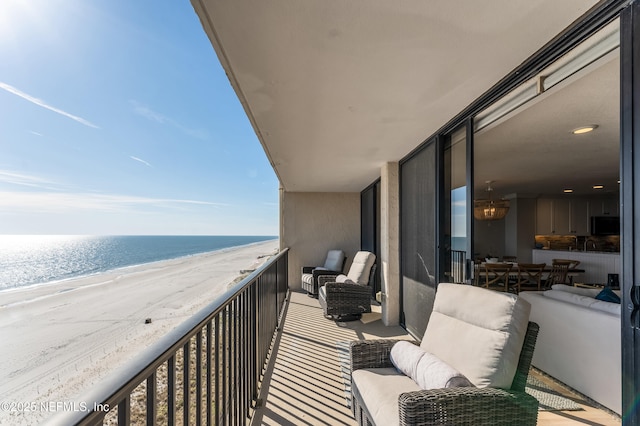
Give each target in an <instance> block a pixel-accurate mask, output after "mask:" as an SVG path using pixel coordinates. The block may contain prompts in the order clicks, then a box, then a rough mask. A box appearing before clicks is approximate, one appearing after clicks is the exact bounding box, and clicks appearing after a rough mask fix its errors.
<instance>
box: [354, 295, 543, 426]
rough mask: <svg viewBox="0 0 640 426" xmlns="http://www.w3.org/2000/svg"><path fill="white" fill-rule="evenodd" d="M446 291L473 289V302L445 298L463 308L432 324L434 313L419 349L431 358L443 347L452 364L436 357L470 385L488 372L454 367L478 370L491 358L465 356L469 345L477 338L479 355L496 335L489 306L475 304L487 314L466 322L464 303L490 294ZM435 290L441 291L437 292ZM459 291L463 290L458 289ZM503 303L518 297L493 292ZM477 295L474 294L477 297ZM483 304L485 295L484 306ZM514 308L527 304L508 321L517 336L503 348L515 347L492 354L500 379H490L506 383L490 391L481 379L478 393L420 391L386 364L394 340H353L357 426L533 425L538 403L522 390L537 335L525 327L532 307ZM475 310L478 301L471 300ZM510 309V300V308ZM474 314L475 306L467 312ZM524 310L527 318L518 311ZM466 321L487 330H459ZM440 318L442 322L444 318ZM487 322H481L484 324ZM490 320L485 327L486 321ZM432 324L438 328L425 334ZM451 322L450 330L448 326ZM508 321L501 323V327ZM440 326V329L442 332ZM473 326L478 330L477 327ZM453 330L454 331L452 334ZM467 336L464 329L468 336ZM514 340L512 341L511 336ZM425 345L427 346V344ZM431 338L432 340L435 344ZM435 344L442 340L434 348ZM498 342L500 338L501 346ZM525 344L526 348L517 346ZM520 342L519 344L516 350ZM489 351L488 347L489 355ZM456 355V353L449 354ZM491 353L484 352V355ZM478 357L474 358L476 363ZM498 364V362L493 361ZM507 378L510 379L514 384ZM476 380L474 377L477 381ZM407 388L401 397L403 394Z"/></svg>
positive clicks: (460, 389)
mask: <svg viewBox="0 0 640 426" xmlns="http://www.w3.org/2000/svg"><path fill="white" fill-rule="evenodd" d="M444 285H446V286H451V285H454V286H460V287H467V289H469V290H472V292H471V293H472V294H473V295H472V296H469V297H464V296H463V297H462V298H459V297H456V296H454V297H453V298H450V300H452V301H454V300H455V299H456V298H457V299H463V300H460V301H461V303H462V304H463V305H465V306H464V308H463V309H458V308H460V306H457V307H456V308H454V309H452V310H450V311H448V312H447V311H446V310H444V312H445V313H444V315H442V317H441V318H436V319H435V320H434V315H433V314H432V318H431V319H430V322H429V325H428V326H427V331H426V332H425V336H424V338H423V342H422V343H421V348H424V350H425V351H427V352H431V353H434V354H436V355H438V354H437V352H438V350H439V348H438V346H440V347H442V348H443V351H444V352H443V353H447V351H449V353H451V354H453V355H452V356H451V358H455V359H454V360H452V361H450V360H448V359H445V358H446V356H445V355H443V354H439V355H438V357H439V358H440V359H442V360H443V361H445V362H449V363H451V364H450V365H452V366H454V367H455V368H456V369H457V370H458V371H459V372H461V373H463V374H464V375H465V376H466V377H467V378H469V380H470V381H471V382H472V383H473V382H474V380H472V377H473V375H474V374H475V372H478V371H480V372H482V371H486V370H482V369H475V370H474V368H476V367H477V366H471V367H470V370H468V371H464V369H463V368H462V367H464V365H463V366H460V365H454V363H455V362H457V363H460V362H461V361H460V360H463V359H465V360H467V361H464V363H468V364H475V363H476V361H479V362H481V363H482V362H484V361H485V359H489V358H490V357H483V356H482V355H479V354H478V353H475V352H474V351H473V350H471V351H470V350H469V348H470V346H469V342H468V340H474V339H475V341H474V342H473V344H472V345H471V347H474V348H477V350H478V351H484V350H485V349H486V348H491V347H492V346H494V345H493V339H492V338H491V337H488V336H489V335H490V334H492V333H493V331H491V328H492V327H493V325H495V320H496V318H497V316H496V318H491V316H490V315H489V316H488V315H486V313H487V312H489V310H488V309H487V306H486V305H487V304H486V303H484V305H485V306H484V307H483V306H478V307H477V309H480V310H481V309H485V313H484V315H483V314H480V316H479V317H477V316H475V312H473V315H472V316H471V317H469V316H468V314H469V311H468V310H467V309H466V308H467V306H468V304H465V302H469V301H472V300H473V299H474V298H475V297H477V295H476V293H477V292H485V293H487V290H484V289H481V288H478V287H472V286H463V285H459V284H444ZM442 286H443V284H440V286H439V290H438V292H440V287H442ZM457 290H460V289H457ZM490 293H492V294H494V295H496V296H498V297H501V298H503V299H504V298H515V297H516V296H515V295H512V294H507V293H498V292H493V291H492V292H490ZM478 294H479V293H478ZM438 296H439V295H438V293H436V306H435V307H434V314H436V317H438V316H440V315H441V312H443V311H442V310H440V311H439V312H437V311H436V310H438V309H439V307H438ZM486 300H488V298H486V297H484V298H483V301H486ZM517 303H518V304H521V306H524V310H520V308H517V310H520V311H519V312H516V313H514V315H513V321H512V322H506V324H508V326H509V330H511V324H513V323H516V324H518V325H517V326H514V329H515V332H514V333H515V334H513V335H517V336H519V337H517V338H513V340H512V341H511V343H509V344H508V345H512V344H513V345H514V346H509V347H506V346H507V345H505V348H504V349H501V350H499V351H498V352H495V350H494V352H493V354H494V355H496V354H497V355H499V356H500V358H499V360H498V363H497V369H496V370H495V371H496V372H497V373H492V374H496V376H495V377H498V376H500V375H502V376H501V378H500V379H499V380H501V381H502V382H504V383H510V386H509V385H506V386H505V385H504V383H503V384H502V385H500V386H491V385H487V382H484V379H483V380H480V381H477V383H473V384H474V385H476V386H477V387H446V388H438V389H429V390H424V389H421V388H420V387H419V386H418V385H417V384H416V383H414V382H413V381H412V380H411V378H409V377H407V376H404V375H403V374H402V373H400V372H398V370H396V368H394V365H393V364H392V362H391V356H390V353H391V350H392V348H393V345H394V344H395V343H396V342H397V341H395V340H373V341H355V342H351V347H350V353H351V370H352V373H351V374H352V386H351V389H352V410H353V413H354V416H355V418H356V420H357V422H358V424H360V425H374V424H385V425H386V424H400V425H416V424H420V425H451V426H453V425H473V426H496V425H505V426H506V425H524V426H526V425H535V424H536V422H537V416H538V401H537V400H536V399H535V398H534V397H532V396H531V395H529V394H527V393H525V385H526V380H527V375H528V373H529V367H530V365H531V358H532V356H533V350H534V346H535V342H536V338H537V335H538V328H539V327H538V325H537V324H535V323H532V322H529V321H528V309H529V308H530V305H529V304H528V303H527V302H525V301H522V300H521V301H519V302H517ZM476 304H478V302H476ZM507 304H508V302H507ZM488 305H489V306H488V307H489V309H492V308H494V307H496V306H498V304H493V303H489V304H488ZM472 309H473V308H472ZM508 309H509V308H508V307H507V309H502V310H501V311H500V312H501V313H504V312H507V311H508ZM451 312H460V313H462V315H460V317H461V318H455V314H454V315H453V316H451V315H450V313H451ZM522 312H524V314H523V313H522ZM465 316H466V317H467V318H466V319H469V318H473V322H475V321H477V320H479V321H480V323H483V324H486V325H489V328H484V327H485V326H486V325H483V326H482V327H478V326H477V324H473V325H471V324H470V325H469V327H467V325H465V324H462V323H463V322H465ZM442 318H444V320H443V319H442ZM451 318H454V320H453V321H451V322H448V320H449V319H451ZM483 318H484V319H483ZM487 319H488V320H489V321H488V322H484V321H485V320H487ZM432 322H434V323H435V324H434V326H435V327H436V328H437V330H435V331H434V330H433V329H432V330H430V327H432ZM447 324H450V325H451V327H447V326H446V325H447ZM504 324H505V323H503V326H504ZM443 326H444V327H443ZM503 326H502V327H498V328H497V329H496V330H494V331H497V332H498V334H499V333H502V332H503V331H504V327H503ZM474 327H475V328H474ZM454 328H455V331H454ZM465 330H466V331H465ZM467 331H470V332H471V333H472V334H473V335H474V337H470V335H469V334H466V333H467ZM485 333H487V339H486V340H487V341H486V342H484V343H486V345H485V344H484V343H483V340H484V337H481V336H485ZM460 335H464V336H465V337H464V340H466V341H465V342H462V343H461V342H460V341H459V340H461V339H456V338H457V337H459V336H460ZM509 339H511V338H509ZM425 340H430V341H431V342H425ZM434 340H435V342H434ZM438 340H440V342H438ZM499 340H500V338H499V337H498V338H497V341H499ZM520 342H523V343H520ZM520 344H521V345H522V346H520ZM514 348H521V350H520V351H515V352H514V351H513V349H514ZM491 350H493V349H491ZM451 351H453V352H451ZM486 353H489V352H486ZM474 357H475V358H474ZM494 362H495V359H494ZM505 365H509V366H511V367H510V368H512V370H511V371H512V372H513V373H512V375H508V374H504V369H505ZM509 377H513V379H512V380H510V379H509ZM476 380H477V379H476ZM404 389H406V391H405V390H404Z"/></svg>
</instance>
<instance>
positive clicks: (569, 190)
mask: <svg viewBox="0 0 640 426" xmlns="http://www.w3.org/2000/svg"><path fill="white" fill-rule="evenodd" d="M563 192H566V193H567V194H571V193H572V192H573V189H565V190H564V191H563Z"/></svg>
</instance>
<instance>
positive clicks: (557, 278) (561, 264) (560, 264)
mask: <svg viewBox="0 0 640 426" xmlns="http://www.w3.org/2000/svg"><path fill="white" fill-rule="evenodd" d="M572 262H576V261H573V260H569V259H553V260H552V262H551V272H550V273H549V276H548V277H547V281H546V282H545V287H547V288H551V286H552V285H554V284H568V281H567V275H568V274H569V267H570V266H571V265H572ZM578 263H579V262H578Z"/></svg>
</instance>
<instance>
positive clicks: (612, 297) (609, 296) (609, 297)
mask: <svg viewBox="0 0 640 426" xmlns="http://www.w3.org/2000/svg"><path fill="white" fill-rule="evenodd" d="M596 299H598V300H602V301H603V302H611V303H620V298H619V297H618V295H617V294H615V293H614V292H613V290H611V288H610V287H605V288H604V289H602V291H601V292H600V293H598V295H597V296H596Z"/></svg>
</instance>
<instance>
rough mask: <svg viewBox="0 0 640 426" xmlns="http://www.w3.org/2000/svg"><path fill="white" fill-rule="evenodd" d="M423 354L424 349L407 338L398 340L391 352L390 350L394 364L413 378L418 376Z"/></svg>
mask: <svg viewBox="0 0 640 426" xmlns="http://www.w3.org/2000/svg"><path fill="white" fill-rule="evenodd" d="M423 355H424V351H423V350H422V349H421V348H420V346H417V345H414V344H413V343H411V342H409V341H407V340H401V341H399V342H396V343H395V344H394V345H393V347H392V348H391V352H389V358H390V359H391V363H392V364H393V366H394V367H396V369H397V370H398V371H400V372H401V373H403V374H404V375H405V376H409V377H411V378H412V379H414V377H416V370H417V368H418V363H419V362H420V360H421V359H422V356H423ZM414 381H415V379H414Z"/></svg>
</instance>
